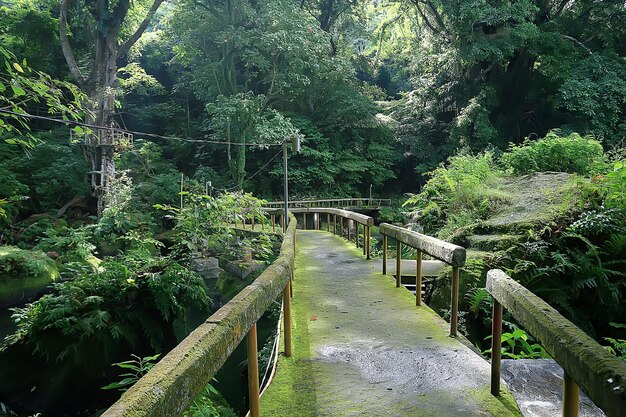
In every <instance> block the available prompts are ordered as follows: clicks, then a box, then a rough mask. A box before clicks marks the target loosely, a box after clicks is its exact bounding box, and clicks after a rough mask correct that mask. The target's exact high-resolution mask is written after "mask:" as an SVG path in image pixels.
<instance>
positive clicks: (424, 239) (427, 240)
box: [378, 223, 466, 336]
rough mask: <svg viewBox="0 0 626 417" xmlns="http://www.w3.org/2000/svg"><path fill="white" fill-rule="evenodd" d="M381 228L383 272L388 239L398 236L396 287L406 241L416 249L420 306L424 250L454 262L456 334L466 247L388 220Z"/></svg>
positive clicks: (452, 311)
mask: <svg viewBox="0 0 626 417" xmlns="http://www.w3.org/2000/svg"><path fill="white" fill-rule="evenodd" d="M378 230H379V231H380V233H381V234H382V235H383V274H387V239H388V237H391V238H393V239H395V240H396V287H400V284H401V282H400V281H401V276H402V268H401V262H402V245H403V244H404V245H407V246H410V247H412V248H414V249H416V251H417V257H416V264H417V265H416V275H415V304H416V305H417V306H420V305H422V253H426V254H427V255H430V256H432V257H434V258H437V259H439V260H441V261H443V262H445V263H447V264H448V265H450V266H452V290H451V292H452V294H451V297H450V298H451V302H450V304H451V308H450V336H456V335H457V327H458V319H459V269H460V267H462V266H463V265H465V257H466V251H465V248H462V247H461V246H457V245H454V244H452V243H448V242H445V241H443V240H440V239H437V238H434V237H432V236H428V235H423V234H421V233H417V232H414V231H412V230H408V229H405V228H403V227H398V226H394V225H391V224H388V223H381V224H380V226H379V227H378Z"/></svg>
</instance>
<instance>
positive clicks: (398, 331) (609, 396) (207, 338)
mask: <svg viewBox="0 0 626 417" xmlns="http://www.w3.org/2000/svg"><path fill="white" fill-rule="evenodd" d="M294 211H295V210H294ZM301 213H304V215H311V214H317V219H318V221H317V222H313V223H311V222H309V224H311V225H312V227H313V228H314V229H315V230H299V231H298V232H297V241H298V245H297V255H296V225H297V221H296V218H295V216H294V215H293V214H290V221H289V226H288V227H287V228H286V230H285V237H284V241H283V244H282V247H281V255H280V256H279V258H278V259H277V260H276V261H275V262H274V264H272V265H271V266H270V267H269V268H268V269H267V270H266V271H265V272H264V273H263V274H262V275H261V276H260V277H259V278H257V280H256V281H255V282H254V283H253V284H251V285H250V286H248V287H246V288H245V289H244V290H243V291H241V292H240V293H239V294H238V295H237V296H236V297H235V298H233V299H232V300H231V301H230V302H229V303H227V304H226V305H225V306H224V307H222V308H221V309H220V310H219V311H217V312H216V313H215V314H213V315H212V316H211V317H209V318H208V319H207V321H206V322H205V323H204V324H202V325H201V326H199V327H198V328H197V329H196V330H194V331H193V332H192V333H191V334H190V335H189V336H188V337H187V338H186V339H185V340H184V341H183V342H182V343H181V344H180V345H178V346H177V347H176V348H175V349H174V350H172V351H171V352H170V353H169V354H167V355H166V356H165V357H164V358H163V359H162V360H161V361H160V362H159V363H158V364H157V365H156V366H155V367H154V368H153V369H152V370H151V371H150V372H149V373H148V374H146V375H145V376H144V377H143V378H142V379H141V380H139V381H138V382H137V383H136V384H135V385H134V386H133V387H132V388H131V389H129V390H128V391H127V392H126V393H125V394H124V395H123V396H122V398H121V399H120V400H119V401H118V402H117V403H115V404H114V405H113V406H112V407H111V408H110V409H109V410H107V411H106V412H105V413H104V414H103V416H105V417H112V416H168V417H169V416H178V415H181V414H182V413H183V411H184V410H185V409H186V408H187V407H188V406H189V405H190V404H191V403H192V401H193V399H194V398H195V396H196V395H197V394H198V393H199V392H200V390H202V388H203V387H204V386H205V385H206V384H207V383H209V382H210V381H211V378H212V377H213V376H214V375H215V373H216V372H217V371H218V370H219V368H220V367H221V366H222V364H223V363H224V362H225V360H226V359H227V358H228V356H229V355H230V353H231V352H232V351H233V350H234V348H235V347H236V346H237V345H238V344H239V343H240V342H241V341H242V340H243V339H244V338H245V339H246V343H247V347H248V379H249V394H250V395H249V397H250V415H251V416H252V417H257V416H266V417H270V416H276V417H290V416H293V417H306V416H357V415H360V416H519V415H521V414H520V411H519V408H518V406H517V404H516V403H515V400H514V399H513V398H512V396H511V395H510V394H509V392H508V391H507V390H506V389H505V388H504V387H501V381H500V349H499V347H500V343H501V342H500V337H501V332H502V329H501V323H502V311H503V309H504V308H506V309H507V310H508V311H509V312H510V313H511V314H512V315H513V316H514V317H515V318H516V320H517V321H518V322H519V323H520V324H521V325H522V326H524V328H526V329H527V330H528V331H529V332H530V333H531V334H533V336H535V338H536V339H538V340H539V341H540V342H541V343H542V345H543V346H544V347H545V349H546V351H547V352H548V353H550V355H551V356H552V357H554V359H555V360H556V361H557V362H558V364H559V365H560V366H561V367H562V368H563V370H564V373H565V378H564V387H563V415H564V416H567V417H570V416H571V417H573V416H577V415H578V389H579V386H580V387H581V388H583V389H584V391H585V392H586V393H587V394H588V395H589V397H590V398H591V399H592V400H593V401H594V402H595V404H596V405H597V406H599V407H600V408H601V409H603V410H604V412H605V413H606V415H607V416H609V417H615V416H616V417H620V416H626V364H624V362H622V361H620V360H619V359H617V358H616V357H614V356H612V355H611V354H609V353H608V352H607V351H606V350H605V349H604V348H602V347H601V346H600V345H598V344H597V343H596V342H595V341H594V340H593V339H591V338H589V337H588V336H587V335H586V334H584V333H583V332H582V331H581V330H580V329H578V328H576V327H575V326H574V325H573V324H572V323H570V322H569V321H567V320H566V319H565V318H563V317H562V316H561V315H560V314H559V313H558V312H556V310H554V309H553V308H551V307H550V306H548V305H547V304H546V303H545V302H543V301H542V300H541V299H539V298H538V297H536V296H534V295H533V294H532V293H531V292H530V291H528V290H527V289H525V288H523V287H521V286H520V285H519V284H518V283H516V282H515V281H513V280H511V279H510V278H509V277H507V276H506V274H504V273H503V272H502V271H497V270H493V271H490V272H489V274H488V281H487V289H488V291H489V292H490V293H491V294H492V296H493V297H494V310H493V323H494V325H493V337H492V341H493V345H492V346H495V347H496V348H495V349H492V350H493V352H494V354H493V355H492V360H491V363H489V362H487V361H485V360H484V359H483V358H482V357H481V356H480V354H479V353H477V352H475V351H474V349H473V348H472V346H471V345H470V344H469V343H468V342H467V341H466V340H465V339H464V338H463V337H462V336H460V335H458V334H457V329H456V327H457V310H458V309H457V304H458V280H459V269H460V268H461V267H462V266H463V265H464V262H465V250H464V249H463V248H461V247H458V246H455V245H451V244H449V243H446V242H442V241H440V240H438V239H435V238H432V237H429V236H424V235H420V234H418V233H415V232H411V231H408V230H406V229H403V228H399V227H395V226H391V225H386V224H382V225H380V227H379V231H380V232H381V233H382V234H383V236H384V237H383V239H384V243H385V245H384V248H385V251H384V253H383V260H382V262H381V261H379V260H368V258H369V257H370V256H369V247H370V230H371V227H372V220H371V218H368V217H367V216H363V215H360V214H356V213H352V212H349V211H346V210H337V209H333V208H307V209H306V211H302V212H301ZM324 217H325V218H326V227H323V224H320V223H321V222H320V221H319V219H320V218H321V219H323V218H324ZM331 219H332V220H331ZM283 223H284V222H283ZM358 225H362V229H361V230H362V231H363V233H362V234H360V233H355V232H356V230H359V229H358V227H359V226H358ZM344 226H345V227H344ZM318 229H320V230H318ZM324 229H325V230H324ZM350 230H352V233H351V238H350V232H349V231H350ZM359 237H360V238H359ZM346 238H347V239H346ZM352 240H355V241H356V242H358V243H357V246H358V245H359V242H360V246H361V247H360V248H355V247H353V246H352V244H351V243H348V242H351V241H352ZM388 240H392V241H394V242H395V244H396V251H397V253H402V251H401V249H402V246H403V245H408V246H410V247H413V248H414V249H416V253H417V256H416V258H415V260H414V263H412V265H411V267H414V268H415V295H413V294H411V293H410V292H409V291H406V290H405V289H404V288H398V287H401V277H400V276H399V275H402V274H395V275H396V276H395V279H393V278H392V276H391V275H387V273H391V272H392V269H393V268H392V267H393V266H394V265H395V270H396V271H403V270H404V269H405V267H403V265H402V263H403V260H402V259H399V258H398V257H396V259H395V260H394V261H393V262H391V263H390V265H387V263H388V262H387V261H388V260H387V250H386V248H387V244H388V243H389V242H388ZM422 254H426V255H429V256H430V257H432V258H434V259H437V260H438V261H439V262H437V261H426V260H423V259H422ZM442 262H443V263H445V264H448V265H450V266H451V267H452V269H453V274H452V285H451V287H452V291H451V308H450V310H451V320H450V323H449V324H448V323H446V322H445V321H444V320H443V319H442V318H440V317H439V316H438V315H437V314H436V313H435V312H433V311H432V310H431V309H430V308H429V307H428V306H426V305H424V304H423V303H422V300H421V280H422V276H424V275H428V274H431V273H433V272H436V270H437V268H440V267H441V263H442ZM278 297H282V300H283V320H282V321H283V327H282V331H281V340H282V355H281V357H280V360H279V362H278V364H277V368H276V373H275V376H274V378H273V382H272V383H271V384H270V385H269V388H268V389H267V390H266V391H265V393H264V395H263V396H260V395H259V377H258V363H257V358H258V353H257V341H256V322H257V320H258V319H259V318H260V316H261V315H262V314H263V312H264V311H265V310H266V309H267V308H268V307H269V306H270V305H271V304H272V303H273V302H274V300H276V299H277V298H278ZM246 335H247V337H245V336H246ZM259 398H260V400H259Z"/></svg>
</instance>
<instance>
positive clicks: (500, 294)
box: [486, 269, 626, 417]
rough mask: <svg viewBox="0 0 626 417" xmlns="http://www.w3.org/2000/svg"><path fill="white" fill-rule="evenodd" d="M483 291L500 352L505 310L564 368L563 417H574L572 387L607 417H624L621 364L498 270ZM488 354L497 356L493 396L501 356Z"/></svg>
mask: <svg viewBox="0 0 626 417" xmlns="http://www.w3.org/2000/svg"><path fill="white" fill-rule="evenodd" d="M486 287H487V291H489V293H490V294H491V295H492V296H493V298H494V320H493V322H494V331H493V333H494V334H493V337H492V340H493V341H494V342H493V343H494V344H495V346H497V347H499V346H500V344H501V342H500V341H499V336H500V335H501V333H502V330H501V323H502V308H503V307H504V308H506V309H507V310H508V311H509V312H510V313H511V314H512V315H513V317H515V319H516V320H517V321H518V322H519V323H520V324H521V325H522V326H523V327H524V328H525V329H526V330H527V331H528V332H529V333H530V334H532V335H533V336H534V337H535V338H536V339H538V340H539V342H540V343H541V345H542V346H543V347H544V348H545V350H546V351H547V352H548V353H549V354H550V355H551V356H552V357H553V358H554V359H555V360H556V362H557V363H558V364H559V365H560V366H561V367H562V368H563V371H564V374H565V378H564V382H565V386H564V400H563V405H564V415H565V416H568V415H578V414H577V412H578V396H577V393H578V387H577V386H576V384H577V385H579V386H580V387H581V388H582V389H583V390H584V391H585V393H587V395H588V396H589V398H591V400H592V401H593V402H594V403H595V404H596V405H597V406H598V407H600V408H601V409H602V410H603V411H604V412H605V413H606V415H607V416H608V417H622V416H626V363H624V362H623V361H621V360H620V359H618V358H617V357H615V356H614V355H612V354H611V353H609V352H607V351H606V349H605V348H603V347H602V346H600V344H598V343H597V342H596V341H595V340H593V339H592V338H591V337H589V336H588V335H587V334H586V333H585V332H583V331H582V330H581V329H579V328H578V327H576V326H575V325H574V324H573V323H572V322H570V321H569V320H567V319H566V318H565V317H563V316H562V315H561V314H559V312H558V311H556V310H555V309H554V308H552V307H551V306H550V305H549V304H548V303H546V302H545V301H543V300H542V299H541V298H539V297H537V296H536V295H535V294H533V293H532V292H531V291H529V290H528V289H526V288H525V287H523V286H522V285H521V284H519V283H518V282H516V281H514V280H513V279H511V278H510V277H509V276H508V275H507V274H506V273H504V272H503V271H501V270H499V269H492V270H491V271H489V272H488V273H487V285H486ZM492 352H495V354H496V357H495V358H494V357H493V356H492V393H494V390H495V392H498V390H499V383H500V376H499V370H500V366H499V362H500V355H499V349H497V348H496V349H494V348H492ZM492 354H493V353H492ZM493 372H495V373H496V374H493ZM568 380H569V381H571V380H573V382H569V385H570V387H568ZM572 384H574V385H573V386H572ZM494 394H495V393H494ZM568 397H569V398H568Z"/></svg>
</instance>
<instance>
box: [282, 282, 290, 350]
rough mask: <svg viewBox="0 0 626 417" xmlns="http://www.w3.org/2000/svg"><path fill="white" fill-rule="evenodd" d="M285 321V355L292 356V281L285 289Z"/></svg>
mask: <svg viewBox="0 0 626 417" xmlns="http://www.w3.org/2000/svg"><path fill="white" fill-rule="evenodd" d="M283 321H284V324H285V329H284V332H285V356H291V281H288V282H287V285H286V286H285V289H284V290H283Z"/></svg>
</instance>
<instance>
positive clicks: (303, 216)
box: [302, 213, 306, 230]
mask: <svg viewBox="0 0 626 417" xmlns="http://www.w3.org/2000/svg"><path fill="white" fill-rule="evenodd" d="M302 223H304V226H303V227H304V230H306V213H302Z"/></svg>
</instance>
